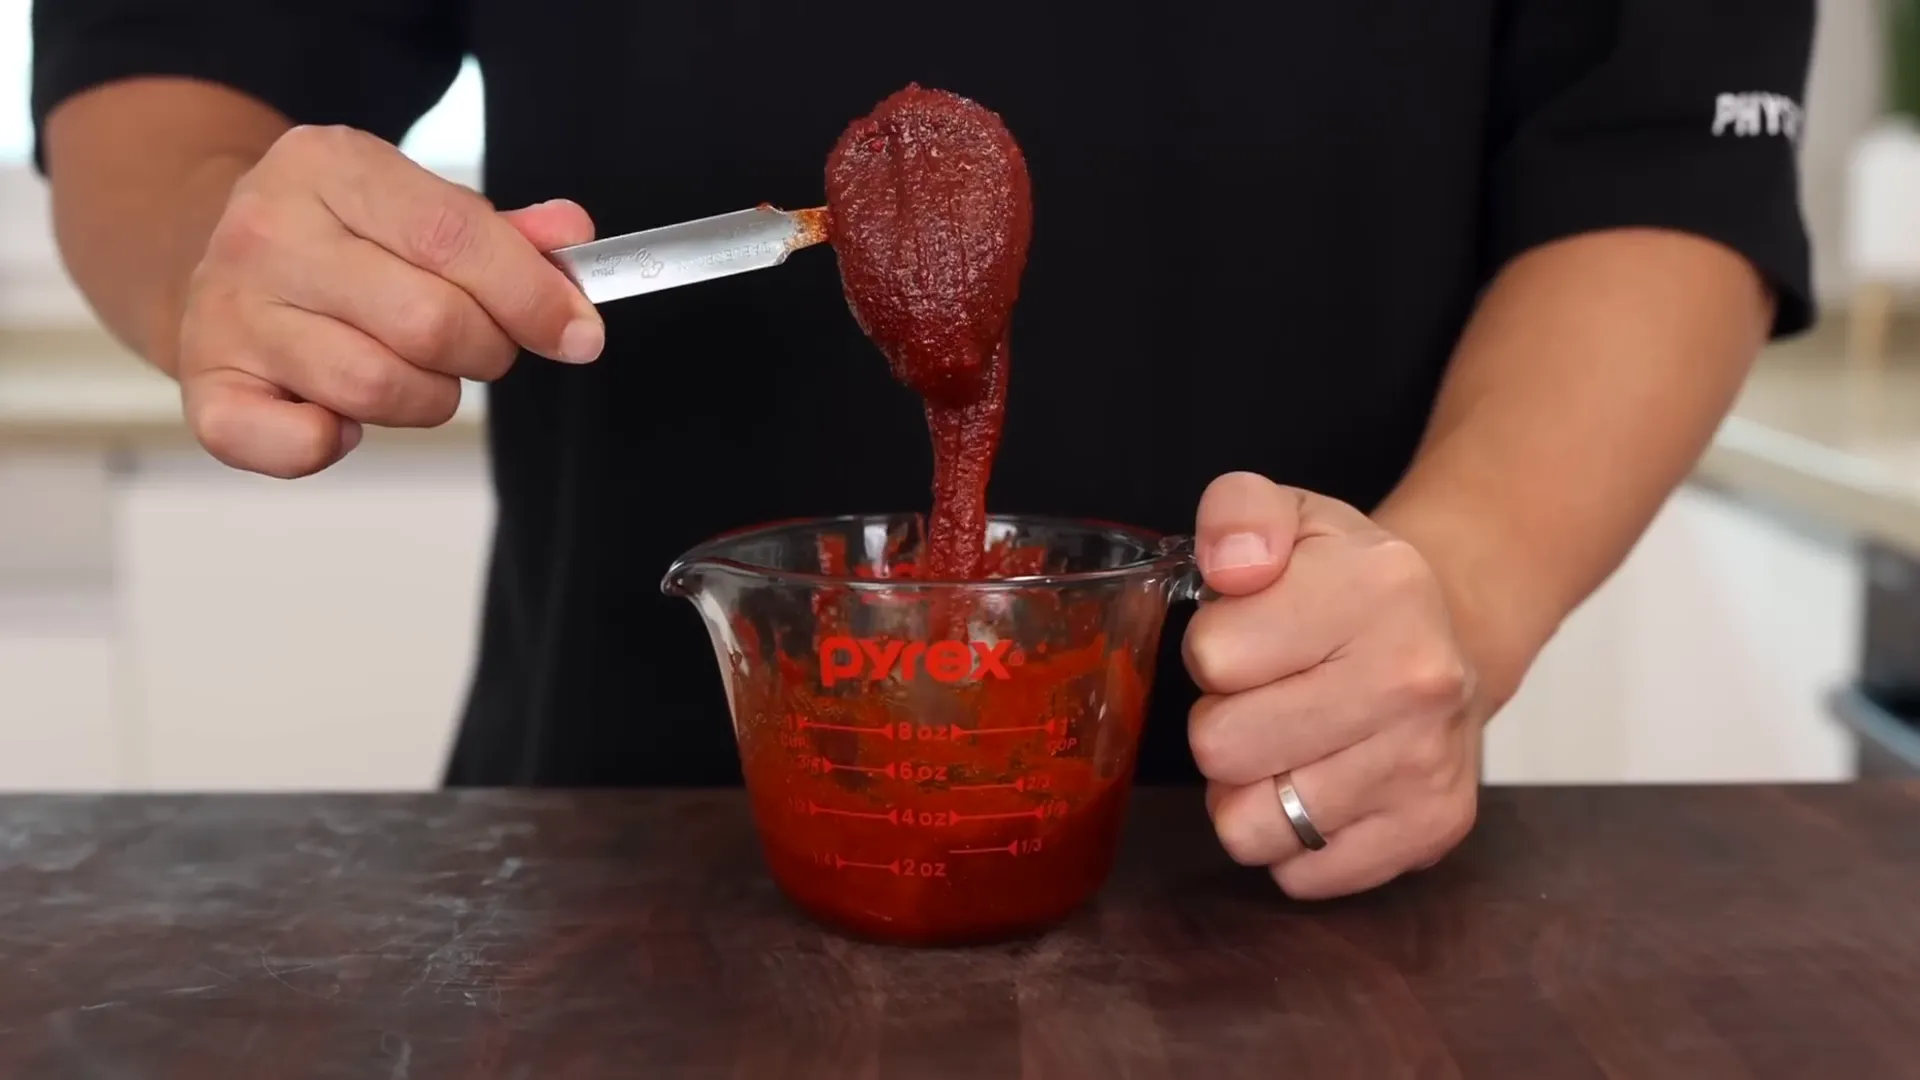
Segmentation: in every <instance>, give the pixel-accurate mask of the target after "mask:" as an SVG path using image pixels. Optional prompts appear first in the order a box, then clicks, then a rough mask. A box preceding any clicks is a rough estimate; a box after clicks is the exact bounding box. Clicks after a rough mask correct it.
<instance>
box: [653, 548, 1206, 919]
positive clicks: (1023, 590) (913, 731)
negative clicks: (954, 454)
mask: <svg viewBox="0 0 1920 1080" xmlns="http://www.w3.org/2000/svg"><path fill="white" fill-rule="evenodd" d="M923 526H924V522H923V520H922V518H921V517H920V516H919V515H913V514H896V515H875V516H849V517H834V518H817V519H807V520H800V521H791V522H781V523H775V524H770V525H765V526H760V527H757V528H752V529H747V530H742V531H739V532H734V533H729V534H726V535H723V536H720V537H717V538H715V539H713V540H710V541H708V542H706V543H704V544H702V545H700V546H699V547H696V548H694V549H693V550H692V551H689V552H687V553H686V554H685V555H683V556H681V557H680V558H679V559H678V560H676V561H675V563H674V565H673V566H672V568H671V569H670V570H669V571H668V572H667V575H666V578H665V579H664V580H663V582H662V583H661V588H662V589H663V590H664V591H665V592H666V593H668V594H669V595H673V596H681V597H685V598H686V599H689V600H691V601H692V602H693V604H694V606H695V607H696V608H697V609H698V610H699V612H700V615H701V618H702V620H703V621H704V622H705V624H706V628H707V632H708V634H709V636H710V637H711V639H712V641H713V646H714V653H715V656H716V658H717V659H718V660H719V663H720V669H721V677H722V680H723V681H724V683H725V686H726V692H727V703H728V707H729V709H730V710H731V712H732V716H733V728H734V736H735V738H736V740H737V742H738V745H739V748H740V759H741V764H742V769H743V772H744V774H745V779H746V786H747V793H748V797H749V799H750V801H751V803H752V805H753V813H754V819H755V824H756V826H757V827H758V829H759V832H760V838H761V843H762V848H763V851H764V852H765V856H766V860H767V865H768V868H769V870H770V872H771V873H772V876H773V878H774V880H775V882H776V883H777V884H778V885H779V886H780V888H781V890H782V891H783V892H784V893H785V894H786V895H787V896H788V898H789V899H791V900H792V901H793V902H794V904H796V905H797V906H798V907H800V908H801V909H802V910H803V911H805V912H807V913H808V914H809V915H811V916H813V917H814V918H816V919H818V920H820V921H821V922H824V923H827V924H829V925H832V926H835V927H838V928H840V929H842V930H845V931H848V932H850V933H852V934H854V935H856V936H860V937H866V938H871V939H877V940H884V941H892V942H899V943H905V944H958V943H964V942H974V941H983V940H991V939H995V938H1003V937H1010V936H1017V935H1020V934H1023V933H1027V932H1031V931H1035V930H1039V929H1042V928H1045V927H1047V926H1049V925H1051V924H1053V923H1055V922H1057V921H1059V920H1061V919H1063V918H1065V917H1066V916H1067V915H1069V914H1070V913H1072V912H1073V911H1074V910H1075V909H1076V908H1078V907H1079V906H1080V905H1081V904H1082V903H1084V902H1085V901H1086V900H1087V899H1088V898H1089V897H1090V896H1091V895H1092V894H1093V893H1094V891H1095V890H1096V889H1098V888H1099V886H1100V884H1101V883H1102V882H1103V881H1104V880H1105V879H1106V876H1107V873H1108V871H1109V870H1110V869H1111V867H1112V864H1113V857H1114V851H1115V846H1116V840H1117V836H1118V831H1119V827H1120V820H1121V816H1122V811H1123V809H1124V807H1125V803H1126V797H1127V793H1128V791H1129V790H1130V788H1131V786H1132V780H1133V767H1134V759H1135V755H1136V752H1137V750H1138V747H1139V740H1140V726H1141V722H1142V718H1143V716H1144V714H1145V711H1146V699H1147V693H1148V690H1149V689H1150V687H1151V685H1152V681H1153V668H1154V661H1155V658H1156V655H1157V651H1156V650H1157V647H1158V644H1159V640H1160V631H1161V627H1162V625H1163V623H1164V622H1165V618H1166V612H1167V606H1168V604H1169V602H1171V601H1173V600H1176V599H1190V598H1192V597H1193V596H1195V595H1196V593H1197V590H1198V589H1199V587H1200V582H1199V574H1198V571H1197V570H1196V569H1195V567H1194V563H1193V558H1192V553H1191V543H1190V542H1189V541H1187V540H1185V539H1184V538H1172V537H1162V536H1160V535H1158V534H1156V533H1152V532H1148V531H1145V530H1140V529H1133V528H1128V527H1125V526H1119V525H1111V524H1106V523H1101V522H1091V521H1076V520H1068V519H1057V518H1042V517H1023V516H998V517H994V518H992V519H991V520H990V522H989V525H988V541H989V545H990V550H991V552H992V557H991V559H990V565H991V566H993V567H994V576H993V577H992V578H990V579H988V580H982V581H965V582H947V581H924V580H919V579H917V578H916V576H915V568H914V565H913V563H912V562H911V558H912V555H913V553H914V552H917V551H918V550H919V549H920V543H921V540H922V537H923V532H922V529H923Z"/></svg>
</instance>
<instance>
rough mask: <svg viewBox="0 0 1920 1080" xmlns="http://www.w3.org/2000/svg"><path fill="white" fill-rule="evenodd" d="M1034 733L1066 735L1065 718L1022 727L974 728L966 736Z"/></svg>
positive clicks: (1057, 717) (1055, 718)
mask: <svg viewBox="0 0 1920 1080" xmlns="http://www.w3.org/2000/svg"><path fill="white" fill-rule="evenodd" d="M1036 731H1038V732H1044V733H1046V734H1048V735H1054V736H1060V735H1065V734H1066V733H1067V721H1066V718H1065V717H1059V716H1056V717H1054V718H1053V719H1051V720H1049V721H1047V722H1046V723H1044V724H1029V725H1026V726H1024V727H995V728H975V729H974V730H972V731H969V732H967V734H969V735H974V736H979V735H1027V734H1032V733H1033V732H1036Z"/></svg>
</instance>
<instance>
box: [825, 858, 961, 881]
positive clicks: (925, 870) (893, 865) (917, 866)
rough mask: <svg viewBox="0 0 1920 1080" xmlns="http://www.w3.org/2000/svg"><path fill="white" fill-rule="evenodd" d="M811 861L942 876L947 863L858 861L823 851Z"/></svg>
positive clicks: (908, 874)
mask: <svg viewBox="0 0 1920 1080" xmlns="http://www.w3.org/2000/svg"><path fill="white" fill-rule="evenodd" d="M813 861H814V862H816V863H818V864H820V865H821V866H825V867H829V868H831V869H834V870H885V871H886V872H887V873H889V874H892V875H893V876H895V877H919V878H943V877H946V876H947V864H946V863H944V862H928V861H926V860H923V859H895V860H893V861H892V862H883V863H881V862H859V861H856V860H854V859H843V858H841V857H840V856H839V855H835V854H831V853H823V854H819V855H815V856H814V857H813Z"/></svg>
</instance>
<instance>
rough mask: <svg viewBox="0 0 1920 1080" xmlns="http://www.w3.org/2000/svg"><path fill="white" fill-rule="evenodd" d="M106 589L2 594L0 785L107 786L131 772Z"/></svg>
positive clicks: (44, 787) (122, 780)
mask: <svg viewBox="0 0 1920 1080" xmlns="http://www.w3.org/2000/svg"><path fill="white" fill-rule="evenodd" d="M110 604H111V599H110V597H108V596H107V595H106V594H105V593H104V592H96V591H88V590H75V589H67V588H63V589H60V590H54V589H49V588H41V589H37V590H31V589H28V588H27V587H25V586H23V585H21V584H19V583H17V582H16V583H15V584H14V586H13V587H12V588H11V589H9V590H6V591H5V592H4V593H0V791H108V790H114V789H117V788H120V787H122V786H124V785H125V784H126V782H127V780H128V779H129V768H128V766H129V763H128V761H127V759H126V754H125V748H126V739H125V731H124V729H123V728H122V726H121V720H122V717H121V714H120V713H119V711H118V709H117V708H116V706H117V705H118V701H117V699H116V696H115V678H114V674H115V672H114V664H115V661H116V655H115V651H114V642H113V632H112V616H111V610H110Z"/></svg>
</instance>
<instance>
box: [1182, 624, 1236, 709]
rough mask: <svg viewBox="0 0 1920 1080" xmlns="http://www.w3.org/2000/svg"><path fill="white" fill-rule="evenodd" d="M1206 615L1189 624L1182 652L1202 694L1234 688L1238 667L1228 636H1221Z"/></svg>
mask: <svg viewBox="0 0 1920 1080" xmlns="http://www.w3.org/2000/svg"><path fill="white" fill-rule="evenodd" d="M1206 614H1208V613H1207V612H1204V611H1203V612H1202V613H1201V614H1200V615H1196V616H1194V619H1193V622H1192V623H1190V624H1188V626H1187V633H1186V636H1185V637H1184V638H1183V639H1182V641H1181V652H1182V653H1183V654H1184V658H1185V660H1186V663H1187V673H1188V674H1190V675H1192V676H1193V681H1194V683H1195V684H1197V685H1198V686H1199V687H1200V688H1201V689H1202V690H1207V691H1212V692H1216V693H1217V692H1220V691H1223V690H1225V689H1226V688H1227V687H1228V686H1229V685H1231V682H1232V678H1233V672H1234V668H1235V667H1236V666H1237V665H1236V663H1235V661H1234V657H1233V652H1234V650H1233V645H1232V642H1231V641H1229V640H1228V635H1227V634H1224V633H1222V632H1220V630H1219V628H1217V627H1215V626H1214V625H1213V622H1212V620H1207V619H1204V618H1202V616H1204V615H1206Z"/></svg>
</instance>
